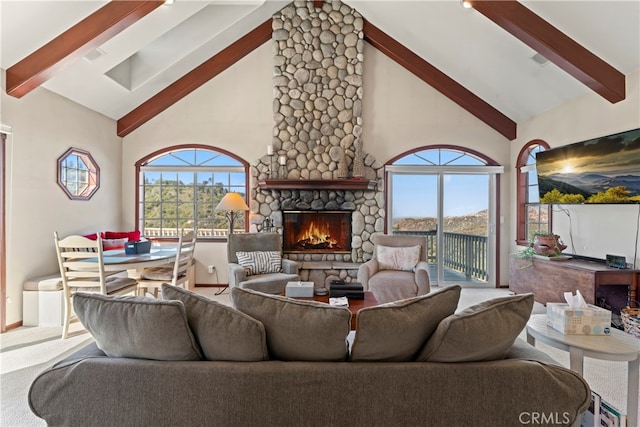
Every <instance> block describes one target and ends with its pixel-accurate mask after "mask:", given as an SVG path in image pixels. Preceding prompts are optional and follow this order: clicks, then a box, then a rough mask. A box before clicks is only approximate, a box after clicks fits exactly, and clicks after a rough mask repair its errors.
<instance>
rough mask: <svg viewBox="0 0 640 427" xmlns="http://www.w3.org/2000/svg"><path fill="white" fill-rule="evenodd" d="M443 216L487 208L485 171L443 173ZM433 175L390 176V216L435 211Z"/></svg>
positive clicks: (424, 214)
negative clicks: (391, 181)
mask: <svg viewBox="0 0 640 427" xmlns="http://www.w3.org/2000/svg"><path fill="white" fill-rule="evenodd" d="M444 180H445V182H444V188H445V190H444V191H445V197H444V216H460V215H467V214H472V213H476V212H478V211H481V210H484V209H487V208H488V200H489V195H488V194H489V177H488V176H487V175H445V176H444ZM437 190H438V187H437V176H436V175H399V174H397V175H394V176H393V218H405V217H414V218H415V217H417V218H419V217H435V216H436V215H437V201H438V196H437Z"/></svg>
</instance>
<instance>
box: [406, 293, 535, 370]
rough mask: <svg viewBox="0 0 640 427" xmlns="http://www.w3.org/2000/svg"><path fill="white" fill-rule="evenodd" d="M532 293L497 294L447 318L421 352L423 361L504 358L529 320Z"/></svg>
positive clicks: (420, 359) (421, 360) (419, 356)
mask: <svg viewBox="0 0 640 427" xmlns="http://www.w3.org/2000/svg"><path fill="white" fill-rule="evenodd" d="M532 308H533V294H522V295H515V296H508V297H501V298H495V299H492V300H489V301H484V302H481V303H480V304H476V305H474V306H471V307H469V308H466V309H464V310H462V311H461V312H459V313H457V314H453V315H451V316H449V317H447V318H445V319H444V320H443V321H442V322H440V324H439V325H438V328H437V329H436V331H435V332H434V333H433V335H432V336H431V338H429V340H428V341H427V343H426V344H425V346H424V348H423V349H422V350H421V352H420V354H419V355H418V359H417V360H418V361H420V362H480V361H488V360H498V359H504V357H505V356H506V355H507V353H508V352H509V349H510V348H511V346H512V345H513V343H514V341H515V340H516V338H517V336H518V334H519V333H520V332H521V331H522V329H523V328H524V327H525V325H526V324H527V321H528V320H529V316H530V315H531V310H532Z"/></svg>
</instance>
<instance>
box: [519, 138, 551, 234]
mask: <svg viewBox="0 0 640 427" xmlns="http://www.w3.org/2000/svg"><path fill="white" fill-rule="evenodd" d="M547 149H549V145H548V144H547V143H546V142H544V141H542V140H539V139H535V140H533V141H529V142H528V143H527V144H526V145H525V146H524V147H522V150H520V154H518V160H517V164H516V185H517V196H516V198H517V217H518V223H517V225H516V243H517V244H518V245H523V246H526V245H528V244H529V241H530V239H532V238H533V234H534V233H537V232H547V231H549V230H551V215H550V209H549V205H547V204H541V203H540V195H539V192H538V175H537V172H536V153H538V152H540V151H544V150H547Z"/></svg>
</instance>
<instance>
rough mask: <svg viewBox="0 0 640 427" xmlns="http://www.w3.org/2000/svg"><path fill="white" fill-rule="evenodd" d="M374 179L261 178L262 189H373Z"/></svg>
mask: <svg viewBox="0 0 640 427" xmlns="http://www.w3.org/2000/svg"><path fill="white" fill-rule="evenodd" d="M377 184H378V182H377V181H376V180H375V179H357V178H351V179H263V180H260V181H258V185H259V186H260V188H261V189H262V190H375V189H376V185H377Z"/></svg>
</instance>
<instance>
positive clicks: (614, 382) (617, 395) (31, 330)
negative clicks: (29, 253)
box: [0, 286, 640, 427]
mask: <svg viewBox="0 0 640 427" xmlns="http://www.w3.org/2000/svg"><path fill="white" fill-rule="evenodd" d="M196 291H197V292H198V293H200V294H202V295H204V296H206V297H209V298H212V299H215V300H216V301H218V302H220V303H223V304H228V305H230V300H229V293H228V291H225V292H224V293H223V294H222V295H218V296H216V295H214V294H215V293H216V292H218V291H219V289H217V288H197V289H196ZM504 295H509V290H508V289H490V288H485V287H478V286H471V287H464V288H463V290H462V295H461V297H460V303H459V305H458V310H462V309H464V308H466V307H469V306H471V305H473V304H476V303H478V302H480V301H485V300H487V299H491V298H496V297H499V296H504ZM544 310H545V308H544V307H543V306H542V305H539V304H536V305H535V307H534V311H533V312H534V314H537V313H544V312H545V311H544ZM61 329H62V328H60V327H58V328H39V327H22V328H17V329H15V330H12V331H9V332H6V333H4V334H0V407H1V412H0V426H2V427H32V426H33V427H39V426H45V425H46V424H45V422H44V421H43V420H41V419H40V418H38V417H36V416H35V415H34V414H33V413H32V412H31V410H30V409H29V405H28V402H27V393H28V390H29V387H30V385H31V382H32V381H33V379H35V378H36V376H37V375H38V374H39V373H40V372H42V371H43V370H45V369H46V368H48V367H49V366H51V365H53V364H54V363H56V362H57V361H59V360H61V359H63V358H64V357H66V356H68V355H69V354H71V353H73V352H75V351H77V350H78V349H79V348H81V347H83V346H85V345H86V344H88V343H89V342H91V341H92V337H91V336H90V335H89V334H88V333H87V332H86V331H85V330H84V329H83V328H82V325H80V324H79V323H78V322H75V323H72V325H71V328H70V330H71V337H70V338H68V339H67V340H61V339H60V338H59V337H60V332H61ZM521 338H523V339H525V333H524V331H523V332H522V334H521ZM536 346H537V347H538V348H540V349H541V350H542V351H544V352H545V353H547V354H549V355H550V356H551V357H553V358H554V359H555V360H557V361H558V362H560V363H561V364H562V365H564V366H567V367H568V366H569V355H568V353H567V352H565V351H561V350H558V349H555V348H552V347H550V346H547V345H545V344H544V343H537V344H536ZM584 377H585V379H586V380H587V382H588V383H589V385H590V386H591V388H592V389H593V390H595V391H596V392H598V393H599V394H600V395H601V396H602V398H603V399H604V400H606V401H608V402H610V403H611V404H613V405H614V406H616V407H617V408H619V409H621V410H623V411H625V410H626V389H627V386H626V384H627V380H628V376H627V364H626V362H624V363H623V362H608V361H601V360H594V359H589V358H586V359H585V362H584ZM639 415H640V414H639Z"/></svg>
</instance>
